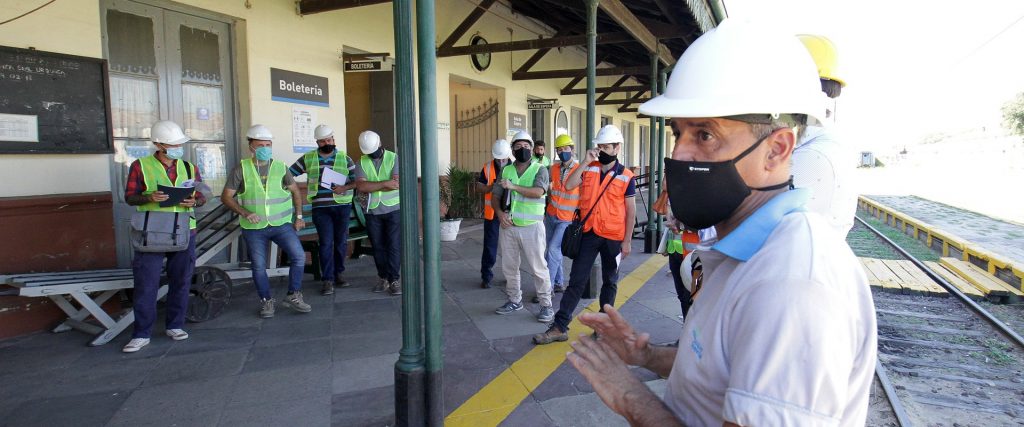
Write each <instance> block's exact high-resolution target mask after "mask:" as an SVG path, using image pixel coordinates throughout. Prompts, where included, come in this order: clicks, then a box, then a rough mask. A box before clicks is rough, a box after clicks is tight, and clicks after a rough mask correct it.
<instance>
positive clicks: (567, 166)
mask: <svg viewBox="0 0 1024 427" xmlns="http://www.w3.org/2000/svg"><path fill="white" fill-rule="evenodd" d="M573 148H574V147H573V142H572V138H571V137H570V136H569V135H559V136H558V138H555V154H556V155H557V156H558V162H556V163H555V164H554V165H553V166H551V192H550V193H549V194H548V207H547V211H546V212H545V215H544V230H545V231H546V232H547V240H546V242H547V252H546V253H545V255H544V260H545V261H547V263H548V270H549V271H550V272H551V283H552V284H553V285H554V290H555V292H564V291H565V282H564V281H563V280H564V277H563V276H562V235H563V234H565V228H566V227H568V226H569V223H571V222H572V217H573V215H574V214H575V213H576V208H578V207H579V204H580V190H579V188H574V189H572V190H569V189H566V188H565V183H566V181H568V179H569V176H570V175H572V173H573V172H575V171H576V169H579V167H580V164H579V162H577V161H576V159H574V158H573V157H572V150H573Z"/></svg>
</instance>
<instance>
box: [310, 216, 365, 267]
mask: <svg viewBox="0 0 1024 427" xmlns="http://www.w3.org/2000/svg"><path fill="white" fill-rule="evenodd" d="M302 216H303V218H305V219H306V226H305V227H303V228H302V230H299V240H300V241H301V242H302V249H303V250H305V251H307V252H309V254H310V260H311V262H310V264H309V265H307V266H306V270H305V271H306V273H310V274H312V275H313V278H314V279H315V280H321V279H323V277H321V274H320V241H319V237H318V236H317V233H316V224H313V207H312V205H309V204H305V205H302ZM368 237H369V234H367V232H366V215H365V214H364V213H363V208H362V206H360V205H359V203H353V204H352V217H351V218H349V221H348V242H349V244H353V245H354V246H353V247H352V257H353V258H355V257H358V256H359V255H362V254H369V253H370V249H367V248H365V247H363V245H362V241H363V239H367V238H368Z"/></svg>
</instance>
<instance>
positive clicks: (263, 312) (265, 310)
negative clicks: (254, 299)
mask: <svg viewBox="0 0 1024 427" xmlns="http://www.w3.org/2000/svg"><path fill="white" fill-rule="evenodd" d="M275 303H276V301H274V299H273V298H264V299H261V300H260V317H262V318H264V319H269V318H271V317H274V304H275Z"/></svg>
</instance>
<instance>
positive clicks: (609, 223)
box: [580, 162, 633, 240]
mask: <svg viewBox="0 0 1024 427" xmlns="http://www.w3.org/2000/svg"><path fill="white" fill-rule="evenodd" d="M615 167H620V165H618V164H616V165H615ZM632 180H633V171H631V170H629V169H628V168H626V167H624V166H623V167H622V173H620V174H613V173H612V172H611V171H608V174H607V175H605V176H604V179H601V163H599V162H593V163H591V164H589V165H587V166H586V169H584V170H583V184H582V185H580V217H585V216H587V214H588V213H589V212H590V210H591V209H597V210H596V211H594V214H593V215H590V218H587V223H586V224H583V231H584V232H588V231H593V233H594V234H597V235H598V236H601V237H604V238H605V239H609V240H624V239H625V238H626V229H627V227H628V228H633V224H628V225H627V224H626V207H625V202H626V189H627V188H629V183H630V181H632ZM605 185H607V186H608V190H607V194H605V195H604V196H602V197H601V200H600V201H598V204H597V207H596V208H595V207H594V200H596V199H597V197H598V195H599V194H601V190H603V189H604V187H605Z"/></svg>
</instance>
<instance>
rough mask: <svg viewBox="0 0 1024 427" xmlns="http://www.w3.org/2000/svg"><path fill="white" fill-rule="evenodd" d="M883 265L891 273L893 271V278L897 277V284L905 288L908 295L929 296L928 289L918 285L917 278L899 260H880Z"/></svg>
mask: <svg viewBox="0 0 1024 427" xmlns="http://www.w3.org/2000/svg"><path fill="white" fill-rule="evenodd" d="M879 261H880V262H881V263H882V265H884V266H886V267H887V268H888V269H889V271H892V274H893V276H895V277H896V281H897V283H899V284H900V286H902V287H903V290H905V291H907V292H908V293H912V294H917V295H928V294H929V292H928V288H926V287H925V286H924V285H922V284H920V283H918V280H917V278H916V277H914V276H913V275H912V274H910V272H908V271H907V270H906V269H905V268H903V266H902V265H901V264H899V262H898V261H897V260H894V259H883V260H879Z"/></svg>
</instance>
